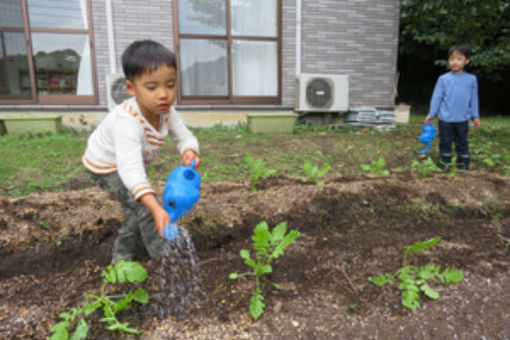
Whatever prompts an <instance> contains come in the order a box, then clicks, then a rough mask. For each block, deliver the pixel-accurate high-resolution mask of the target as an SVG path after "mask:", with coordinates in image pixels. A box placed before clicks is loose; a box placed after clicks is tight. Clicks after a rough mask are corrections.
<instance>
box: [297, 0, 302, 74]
mask: <svg viewBox="0 0 510 340" xmlns="http://www.w3.org/2000/svg"><path fill="white" fill-rule="evenodd" d="M300 73H301V0H296V76H298V75H299V74H300Z"/></svg>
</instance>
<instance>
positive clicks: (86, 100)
mask: <svg viewBox="0 0 510 340" xmlns="http://www.w3.org/2000/svg"><path fill="white" fill-rule="evenodd" d="M20 2H21V9H22V15H23V29H21V28H18V27H3V26H0V31H4V32H24V36H25V46H26V51H27V62H28V73H29V77H30V86H31V91H30V93H31V95H30V96H13V95H7V96H0V105H2V104H20V105H23V104H30V105H38V104H40V105H68V104H69V105H91V104H92V105H95V104H98V87H97V73H96V56H95V49H94V34H93V27H92V4H91V0H85V3H86V6H87V25H88V28H87V29H70V28H49V27H31V26H30V22H29V18H28V17H29V13H28V4H27V0H20ZM32 33H58V34H85V35H87V36H88V38H89V45H90V63H91V72H92V89H93V91H94V94H93V95H69V94H66V95H56V94H43V95H39V94H38V93H37V84H36V70H35V64H34V56H33V52H32ZM28 97H31V98H29V99H27V98H28Z"/></svg>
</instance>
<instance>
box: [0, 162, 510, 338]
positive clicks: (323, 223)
mask: <svg viewBox="0 0 510 340" xmlns="http://www.w3.org/2000/svg"><path fill="white" fill-rule="evenodd" d="M162 184H163V183H160V185H159V189H160V190H161V189H162ZM509 203H510V183H509V178H508V177H501V176H499V175H496V174H488V173H478V172H466V173H459V174H458V175H457V176H456V177H455V178H447V177H445V176H444V175H443V174H436V175H434V176H432V177H429V178H424V179H423V178H419V177H416V176H414V175H412V174H407V173H402V174H394V175H392V176H391V177H383V178H376V177H368V176H352V177H345V176H344V177H330V178H328V179H327V180H326V185H325V186H315V185H312V184H310V183H303V182H302V181H301V180H299V179H290V178H276V179H271V180H268V181H266V182H265V183H264V184H263V186H262V188H261V189H260V190H259V191H257V192H255V193H252V192H250V191H249V190H248V189H247V186H246V185H245V184H244V183H218V184H214V183H205V184H204V185H203V187H202V198H201V200H200V201H199V202H198V204H197V205H196V206H195V208H194V209H193V211H192V212H191V213H190V214H189V215H188V216H186V217H185V218H183V219H182V220H181V221H180V224H182V225H184V226H186V227H187V228H188V230H190V232H191V233H192V235H193V240H194V242H195V246H196V248H197V253H198V257H199V260H200V261H199V265H200V273H201V277H202V289H203V292H204V296H205V298H206V300H205V301H204V302H205V303H204V304H203V305H201V306H198V307H197V313H191V314H189V315H188V316H187V317H186V318H182V316H180V317H179V316H178V315H168V316H165V317H152V316H148V313H146V311H147V309H148V308H149V307H148V306H141V307H136V308H134V309H133V310H131V311H126V312H123V314H121V315H120V318H121V319H123V320H126V321H129V322H131V323H132V326H133V327H137V328H139V329H141V330H143V334H142V335H141V336H125V335H123V334H113V335H112V334H109V333H108V332H107V331H106V330H104V329H103V325H102V324H101V323H100V322H99V321H98V320H99V318H100V317H99V315H98V314H99V313H97V315H94V316H92V317H91V318H90V320H89V321H90V324H91V330H90V332H89V335H91V338H102V339H105V338H124V337H127V338H140V339H174V338H186V339H188V338H201V339H204V338H205V339H211V338H229V339H230V338H268V339H274V338H278V339H299V338H300V339H325V338H327V339H331V338H341V339H352V338H357V339H510V276H509V273H510V272H509V265H510V250H509V243H510V241H509V240H510V204H509ZM121 220H122V216H121V210H120V206H119V205H118V204H117V203H116V202H115V201H114V200H112V199H110V198H109V197H108V195H107V194H105V193H104V192H102V191H101V190H100V189H96V188H86V189H81V190H75V191H67V192H60V193H57V192H41V193H37V194H32V195H30V196H27V197H22V198H1V199H0V231H1V232H0V286H1V288H0V339H15V338H34V339H41V338H46V337H47V336H48V335H49V329H50V328H51V326H52V325H53V324H55V323H56V322H57V321H58V314H59V313H60V312H62V311H64V310H68V309H70V308H72V307H74V306H77V305H79V304H80V303H81V301H82V300H83V298H84V296H85V295H86V294H88V293H97V291H98V290H99V287H100V285H101V270H102V269H104V267H105V266H106V265H107V264H108V263H109V260H110V251H111V244H112V242H113V239H114V238H115V235H116V231H117V230H118V228H119V227H120V225H121ZM260 221H267V222H268V223H269V224H270V226H274V225H276V224H277V223H279V222H283V221H287V222H288V227H289V228H290V229H297V230H299V231H300V232H301V236H300V237H299V238H298V240H297V242H296V243H295V244H293V245H291V246H290V247H289V248H287V250H286V252H285V254H284V255H283V256H282V257H281V258H280V259H278V260H277V261H276V262H275V263H274V265H273V269H274V272H273V274H272V277H271V280H272V281H273V282H276V283H278V284H280V285H281V287H282V289H281V290H275V289H273V288H271V287H266V289H265V291H264V296H265V298H266V300H265V302H266V305H267V307H266V310H265V314H264V315H263V316H262V317H261V319H259V320H258V321H253V320H252V319H251V318H250V316H249V312H248V305H249V298H250V295H251V291H252V289H253V282H252V281H250V280H248V279H246V280H239V281H231V280H229V279H228V275H229V273H231V272H242V271H245V270H246V268H243V267H244V264H243V263H242V261H241V259H240V257H239V255H238V254H239V250H240V249H242V248H250V246H251V245H250V242H251V240H250V236H251V234H252V231H253V228H254V227H255V225H256V224H257V223H259V222H260ZM434 236H441V237H442V241H441V242H440V243H439V244H438V245H437V246H435V247H433V248H431V249H430V250H428V251H426V252H424V253H421V254H417V255H415V256H411V257H410V259H409V260H410V261H411V262H412V263H413V264H416V265H424V264H429V263H434V264H439V265H441V266H442V267H449V268H458V269H461V270H463V271H464V273H465V279H464V280H463V281H462V282H460V283H457V284H451V285H442V284H440V283H439V282H435V281H434V282H432V283H431V285H432V286H433V287H434V288H435V289H437V291H438V292H439V293H440V295H441V297H440V298H439V299H438V300H430V299H427V298H425V297H422V299H421V300H420V302H421V306H420V308H418V309H417V310H415V311H411V310H409V309H406V308H404V307H403V306H402V305H401V303H400V292H399V290H398V289H397V288H396V287H394V286H393V287H389V286H386V287H384V288H380V287H376V286H374V285H372V284H371V283H369V282H368V281H367V277H368V276H370V275H377V274H382V273H385V272H395V271H396V270H397V269H398V268H399V267H400V266H401V264H402V256H403V251H404V249H405V248H406V247H407V246H409V245H411V244H413V243H414V242H416V241H425V240H427V239H429V238H432V237H434ZM141 260H142V264H144V266H145V267H146V268H148V270H149V275H151V273H155V272H156V271H157V268H158V266H159V264H160V263H159V261H154V260H148V259H146V258H142V259H141ZM154 277H156V276H153V277H152V278H149V282H148V283H147V284H148V285H149V286H150V280H151V279H152V280H154Z"/></svg>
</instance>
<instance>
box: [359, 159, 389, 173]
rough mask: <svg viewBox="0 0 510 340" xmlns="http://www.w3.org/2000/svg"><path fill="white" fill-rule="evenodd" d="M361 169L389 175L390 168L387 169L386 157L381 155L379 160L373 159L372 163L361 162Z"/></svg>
mask: <svg viewBox="0 0 510 340" xmlns="http://www.w3.org/2000/svg"><path fill="white" fill-rule="evenodd" d="M361 170H363V171H367V172H370V173H371V174H372V175H389V174H390V172H389V170H387V169H386V159H385V158H384V156H379V158H378V159H377V161H372V162H370V164H361Z"/></svg>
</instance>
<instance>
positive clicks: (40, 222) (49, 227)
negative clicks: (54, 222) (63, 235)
mask: <svg viewBox="0 0 510 340" xmlns="http://www.w3.org/2000/svg"><path fill="white" fill-rule="evenodd" d="M39 226H40V227H41V228H42V229H44V230H49V229H51V226H50V225H49V224H48V223H47V222H45V221H43V220H41V221H39Z"/></svg>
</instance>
